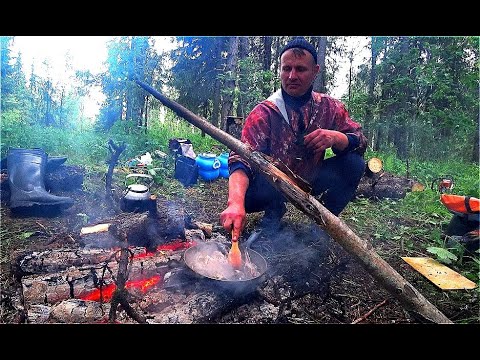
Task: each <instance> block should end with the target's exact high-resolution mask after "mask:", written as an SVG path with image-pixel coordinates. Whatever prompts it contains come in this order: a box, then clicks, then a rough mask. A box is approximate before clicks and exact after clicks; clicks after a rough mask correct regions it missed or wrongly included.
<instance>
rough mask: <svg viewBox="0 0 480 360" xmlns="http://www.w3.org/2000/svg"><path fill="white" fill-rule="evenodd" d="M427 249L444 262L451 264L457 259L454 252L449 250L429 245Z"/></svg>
mask: <svg viewBox="0 0 480 360" xmlns="http://www.w3.org/2000/svg"><path fill="white" fill-rule="evenodd" d="M427 251H428V252H429V253H431V254H433V255H435V257H436V258H437V260H438V261H440V262H441V263H444V264H451V263H452V262H455V261H457V260H458V258H457V256H456V255H455V254H452V253H451V252H450V251H448V250H447V249H445V248H442V247H435V246H429V247H427Z"/></svg>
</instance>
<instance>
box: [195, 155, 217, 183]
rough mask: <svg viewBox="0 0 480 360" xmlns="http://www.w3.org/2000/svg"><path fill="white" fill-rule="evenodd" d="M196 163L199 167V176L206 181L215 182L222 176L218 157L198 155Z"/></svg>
mask: <svg viewBox="0 0 480 360" xmlns="http://www.w3.org/2000/svg"><path fill="white" fill-rule="evenodd" d="M195 162H196V163H197V166H198V176H200V178H201V179H203V180H206V181H213V180H216V179H217V178H218V176H219V175H220V166H221V164H220V160H218V159H217V155H215V154H209V153H202V154H198V155H197V157H196V158H195Z"/></svg>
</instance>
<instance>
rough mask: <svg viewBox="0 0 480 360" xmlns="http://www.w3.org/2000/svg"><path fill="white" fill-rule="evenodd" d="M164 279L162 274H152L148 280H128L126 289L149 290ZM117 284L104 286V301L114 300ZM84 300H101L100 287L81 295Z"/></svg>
mask: <svg viewBox="0 0 480 360" xmlns="http://www.w3.org/2000/svg"><path fill="white" fill-rule="evenodd" d="M160 280H162V277H161V276H160V275H155V276H152V277H151V278H149V279H146V280H135V281H127V282H126V284H125V288H126V289H139V290H141V291H142V292H144V293H145V292H147V290H148V289H150V288H151V287H152V286H155V285H156V284H158V283H159V282H160ZM116 288H117V286H116V285H115V284H108V285H106V286H104V287H103V288H102V295H103V301H105V302H109V301H110V300H112V295H113V292H114V291H115V289H116ZM80 299H82V300H92V301H100V289H95V290H92V291H91V292H90V293H88V294H87V295H84V296H80Z"/></svg>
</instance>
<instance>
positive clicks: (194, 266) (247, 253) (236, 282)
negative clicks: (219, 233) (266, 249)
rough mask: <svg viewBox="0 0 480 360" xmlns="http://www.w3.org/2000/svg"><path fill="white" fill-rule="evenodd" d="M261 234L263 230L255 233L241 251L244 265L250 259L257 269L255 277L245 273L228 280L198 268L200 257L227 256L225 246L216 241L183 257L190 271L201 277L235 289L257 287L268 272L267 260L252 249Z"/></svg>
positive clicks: (189, 251)
mask: <svg viewBox="0 0 480 360" xmlns="http://www.w3.org/2000/svg"><path fill="white" fill-rule="evenodd" d="M260 232H261V230H260V231H256V232H253V233H252V235H250V237H249V238H248V240H247V241H246V245H245V248H244V249H241V252H242V263H243V264H245V262H246V261H247V258H249V261H250V263H251V265H252V266H253V267H254V268H255V269H256V273H255V275H252V274H251V273H249V272H248V271H245V272H244V273H243V276H242V277H240V278H237V277H235V276H232V277H228V278H223V277H215V276H214V275H212V273H211V272H209V271H208V270H209V269H207V268H200V267H199V266H198V261H196V259H198V257H199V256H202V255H209V254H212V253H213V252H214V251H220V252H221V253H224V254H225V256H226V253H227V252H228V250H227V249H226V247H225V245H224V244H222V243H219V242H214V241H210V242H205V243H200V244H197V245H195V246H192V247H190V248H188V249H187V250H185V252H184V255H183V259H184V262H185V265H187V267H188V268H190V270H192V271H193V272H194V273H195V274H197V275H199V276H200V277H203V278H206V279H210V280H213V281H214V282H216V283H218V284H222V285H227V286H228V287H232V288H235V287H241V285H256V284H257V283H258V281H259V280H260V279H261V278H262V276H263V275H264V274H265V272H266V271H267V261H266V260H265V258H264V257H263V256H262V255H260V254H259V253H258V252H256V251H255V250H252V249H250V246H251V244H252V243H253V241H254V240H255V239H256V238H257V237H258V235H259V234H260Z"/></svg>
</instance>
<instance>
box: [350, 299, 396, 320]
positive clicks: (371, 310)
mask: <svg viewBox="0 0 480 360" xmlns="http://www.w3.org/2000/svg"><path fill="white" fill-rule="evenodd" d="M387 301H388V299H385V300H383V301H382V302H381V303H380V304H377V305H375V306H374V307H373V308H372V309H370V310H369V311H368V312H367V313H366V314H365V315H363V316H360V317H359V318H358V319H355V320H353V321H352V324H358V323H359V322H360V321H363V320H365V319H366V318H367V317H369V316H370V315H371V314H372V313H373V312H374V311H375V310H377V309H378V308H379V307H380V306H383V305H385V304H386V303H387Z"/></svg>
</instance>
